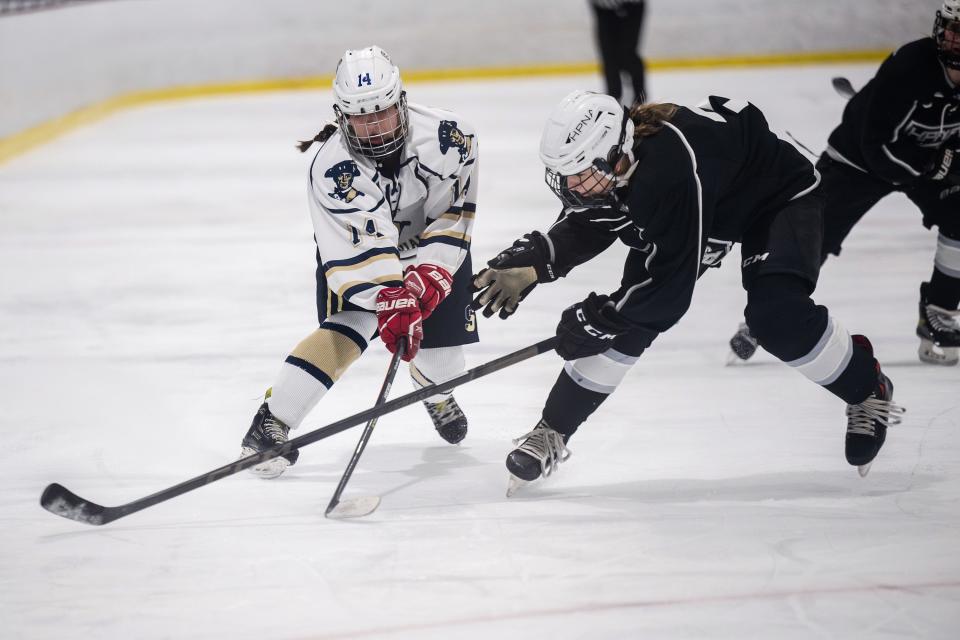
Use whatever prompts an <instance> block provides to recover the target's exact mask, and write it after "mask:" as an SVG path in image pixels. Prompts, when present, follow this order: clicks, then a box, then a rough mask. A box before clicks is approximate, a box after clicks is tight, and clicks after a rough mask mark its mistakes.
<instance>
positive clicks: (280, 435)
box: [240, 402, 300, 479]
mask: <svg viewBox="0 0 960 640" xmlns="http://www.w3.org/2000/svg"><path fill="white" fill-rule="evenodd" d="M289 432H290V427H288V426H287V425H286V424H284V423H283V422H282V421H280V420H279V419H277V418H276V416H274V415H273V414H272V413H270V407H269V406H268V405H267V403H266V402H264V403H263V404H262V405H260V409H259V410H257V415H255V416H253V424H251V425H250V429H249V430H248V431H247V435H245V436H244V437H243V442H242V443H241V449H240V455H241V457H244V458H246V457H247V456H252V455H253V454H255V453H260V452H261V451H266V450H267V449H270V448H272V447H275V446H277V445H279V444H283V443H284V442H286V441H287V434H288V433H289ZM299 456H300V452H299V451H298V450H296V449H294V450H293V451H291V452H290V453H287V454H284V455H282V456H277V457H276V458H272V459H270V460H265V461H264V462H261V463H260V464H257V465H255V466H253V467H250V473H252V474H253V475H255V476H258V477H260V478H266V479H269V478H276V477H277V476H279V475H280V474H282V473H283V472H284V471H286V469H287V467H288V466H290V465H291V464H294V463H295V462H296V461H297V458H298V457H299Z"/></svg>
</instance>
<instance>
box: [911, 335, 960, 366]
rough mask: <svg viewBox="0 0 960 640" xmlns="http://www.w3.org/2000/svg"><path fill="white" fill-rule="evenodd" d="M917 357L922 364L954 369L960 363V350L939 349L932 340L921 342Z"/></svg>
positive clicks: (954, 348) (951, 348)
mask: <svg viewBox="0 0 960 640" xmlns="http://www.w3.org/2000/svg"><path fill="white" fill-rule="evenodd" d="M917 355H918V356H919V357H920V360H921V361H922V362H926V363H927V364H938V365H940V366H942V367H952V366H954V365H956V364H957V362H960V348H957V347H942V348H941V347H938V346H937V345H935V344H934V343H933V342H931V341H930V340H923V339H921V340H920V347H919V348H918V349H917Z"/></svg>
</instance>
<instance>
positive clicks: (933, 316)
mask: <svg viewBox="0 0 960 640" xmlns="http://www.w3.org/2000/svg"><path fill="white" fill-rule="evenodd" d="M917 336H918V337H919V338H920V348H919V349H918V350H917V355H919V356H920V360H922V361H923V362H926V363H928V364H939V365H943V366H948V367H949V366H953V365H956V364H957V362H960V311H949V310H947V309H944V308H942V307H938V306H937V305H935V304H930V303H928V302H927V283H926V282H924V283H923V284H922V285H920V319H919V321H918V322H917Z"/></svg>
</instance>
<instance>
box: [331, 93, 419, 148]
mask: <svg viewBox="0 0 960 640" xmlns="http://www.w3.org/2000/svg"><path fill="white" fill-rule="evenodd" d="M378 106H379V105H378ZM333 111H334V113H336V116H337V124H339V125H340V131H341V132H343V137H344V138H345V139H346V140H347V145H348V146H349V147H350V148H351V149H352V150H353V151H355V152H356V153H357V154H359V155H361V156H364V157H367V158H383V157H384V156H388V155H390V154H392V153H393V152H395V151H397V150H398V149H400V148H402V147H403V145H404V143H405V142H406V140H407V133H408V131H409V121H410V118H409V116H408V112H407V92H406V91H402V92H401V93H400V99H399V100H398V101H397V102H396V104H392V105H389V106H387V107H385V108H383V109H377V110H375V111H371V112H370V113H358V114H348V113H344V112H343V111H342V110H341V109H340V107H339V106H337V105H334V106H333Z"/></svg>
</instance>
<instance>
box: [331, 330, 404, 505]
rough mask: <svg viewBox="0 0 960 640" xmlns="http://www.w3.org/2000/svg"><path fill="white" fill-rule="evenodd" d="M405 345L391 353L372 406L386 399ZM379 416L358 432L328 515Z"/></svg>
mask: <svg viewBox="0 0 960 640" xmlns="http://www.w3.org/2000/svg"><path fill="white" fill-rule="evenodd" d="M406 346H407V345H406V340H401V341H400V344H399V345H397V351H396V353H394V354H393V358H391V359H390V366H389V367H388V368H387V375H386V377H384V379H383V385H381V387H380V393H379V395H377V401H376V402H375V403H374V404H373V406H374V408H376V407H379V406H380V405H382V404H383V403H384V402H386V401H387V396H388V395H390V387H392V386H393V379H394V378H395V377H396V375H397V369H399V368H400V359H401V358H402V357H403V353H404V352H405V351H406ZM379 417H380V416H375V417H373V418H370V420H369V421H368V422H367V424H366V426H364V427H363V433H361V434H360V440H359V441H358V442H357V448H356V449H355V450H354V451H353V456H351V458H350V462H348V463H347V468H346V469H344V471H343V476H341V477H340V483H339V484H338V485H337V489H336V490H335V491H334V492H333V495H332V496H331V497H330V503H329V504H327V510H326V511H325V513H326V514H327V515H330V512H331V511H333V510H334V509H335V508H336V506H337V505H338V504H340V496H341V495H342V494H343V490H344V489H346V487H347V483H348V482H350V478H351V476H353V470H354V469H355V468H356V467H357V463H358V462H360V456H362V455H363V450H364V449H366V448H367V442H369V441H370V436H371V435H372V434H373V428H374V427H375V426H377V419H378V418H379Z"/></svg>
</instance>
